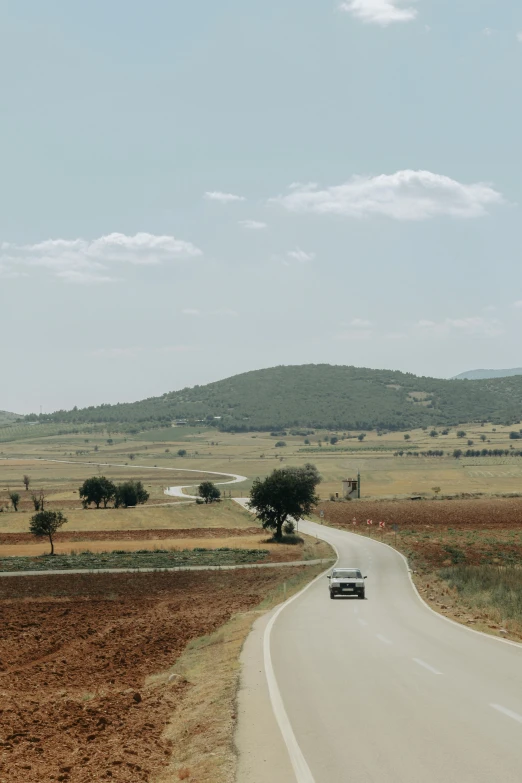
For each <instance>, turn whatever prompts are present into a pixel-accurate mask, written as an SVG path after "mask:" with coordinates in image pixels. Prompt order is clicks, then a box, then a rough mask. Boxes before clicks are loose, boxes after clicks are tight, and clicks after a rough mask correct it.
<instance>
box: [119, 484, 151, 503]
mask: <svg viewBox="0 0 522 783" xmlns="http://www.w3.org/2000/svg"><path fill="white" fill-rule="evenodd" d="M148 499H149V493H148V492H147V490H146V489H145V487H144V486H143V484H142V482H141V481H124V482H123V484H118V486H117V487H116V497H115V499H114V506H115V507H116V508H119V507H120V506H123V507H124V508H129V506H139V505H140V504H142V503H146V502H147V500H148Z"/></svg>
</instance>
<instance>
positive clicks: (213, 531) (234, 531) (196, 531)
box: [0, 526, 263, 546]
mask: <svg viewBox="0 0 522 783" xmlns="http://www.w3.org/2000/svg"><path fill="white" fill-rule="evenodd" d="M262 533H263V530H262V528H261V527H259V526H258V527H245V528H234V527H231V528H227V527H199V528H197V527H196V528H180V529H179V530H176V529H175V528H172V529H171V528H160V529H159V530H88V531H74V530H72V531H58V532H57V533H56V534H55V535H54V536H53V540H54V541H55V542H56V543H57V544H59V543H60V542H62V543H65V542H75V541H77V542H80V541H115V540H117V541H155V540H158V539H167V538H232V537H235V536H255V535H260V534H262ZM34 540H35V538H34V536H33V535H32V534H31V533H0V546H8V545H12V544H33V543H34Z"/></svg>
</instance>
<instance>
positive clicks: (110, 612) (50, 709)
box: [0, 568, 300, 783]
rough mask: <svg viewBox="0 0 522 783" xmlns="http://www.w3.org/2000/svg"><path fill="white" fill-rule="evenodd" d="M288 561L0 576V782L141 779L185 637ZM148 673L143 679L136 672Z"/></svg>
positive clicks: (160, 755) (265, 585)
mask: <svg viewBox="0 0 522 783" xmlns="http://www.w3.org/2000/svg"><path fill="white" fill-rule="evenodd" d="M299 572H300V569H297V568H296V569H293V568H292V569H288V570H285V574H284V576H283V575H282V574H281V572H280V571H276V570H275V569H274V570H266V571H262V572H261V571H256V570H253V571H241V572H228V573H226V572H225V573H216V572H214V573H204V572H200V573H197V574H190V573H168V574H167V573H155V574H145V573H143V574H132V575H130V574H100V575H91V574H89V575H68V576H39V577H13V578H10V579H5V580H2V581H0V623H1V627H2V634H1V638H0V781H2V782H4V781H5V783H20V782H21V781H23V782H24V783H37V782H38V783H41V781H51V780H52V781H69V782H70V783H84V782H86V781H98V780H112V781H150V780H151V779H152V778H153V777H154V776H155V775H156V774H157V773H158V772H159V771H160V770H161V769H162V768H163V767H165V765H166V764H167V762H168V759H169V757H170V755H171V747H170V746H169V742H168V741H167V740H166V739H165V738H164V736H163V732H164V730H165V726H166V724H167V721H168V719H169V717H170V716H171V715H172V714H173V713H174V712H175V710H176V705H177V704H178V703H179V702H180V700H181V699H182V698H183V697H184V695H186V692H187V691H188V690H189V689H190V688H191V684H190V683H189V682H186V681H184V680H182V679H179V678H176V679H173V680H172V681H171V682H169V680H168V677H167V675H166V674H164V676H160V677H156V678H154V677H152V678H151V675H157V674H160V673H167V672H168V670H169V669H170V667H171V666H172V665H173V664H174V662H175V661H176V659H177V658H178V657H179V655H180V653H181V652H182V651H183V649H184V648H185V646H186V645H187V643H188V642H189V641H190V640H191V639H194V638H196V637H199V636H202V635H205V634H209V633H211V632H212V631H214V630H215V629H216V628H217V627H219V626H220V625H222V624H223V623H225V622H226V621H227V620H228V619H229V618H230V617H231V615H232V614H234V613H236V612H241V611H246V610H249V609H251V608H252V607H254V606H256V605H258V604H259V603H260V602H261V601H262V600H263V599H264V598H265V596H266V594H267V593H268V592H270V591H271V590H272V589H275V588H276V587H277V585H279V584H280V582H281V581H282V580H283V579H290V578H291V577H292V575H293V574H294V573H299ZM148 678H149V679H148Z"/></svg>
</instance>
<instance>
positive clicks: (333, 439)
mask: <svg viewBox="0 0 522 783" xmlns="http://www.w3.org/2000/svg"><path fill="white" fill-rule="evenodd" d="M338 440H339V438H336V437H335V435H334V436H333V437H332V438H330V445H331V446H335V444H336V443H337V442H338Z"/></svg>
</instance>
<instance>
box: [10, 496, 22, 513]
mask: <svg viewBox="0 0 522 783" xmlns="http://www.w3.org/2000/svg"><path fill="white" fill-rule="evenodd" d="M9 500H10V501H11V503H12V504H13V508H14V510H15V511H18V504H19V502H20V495H19V494H18V492H10V493H9Z"/></svg>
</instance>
